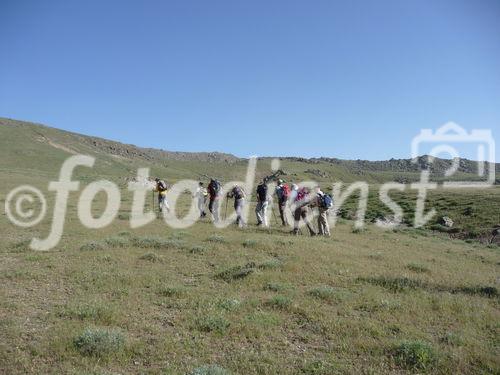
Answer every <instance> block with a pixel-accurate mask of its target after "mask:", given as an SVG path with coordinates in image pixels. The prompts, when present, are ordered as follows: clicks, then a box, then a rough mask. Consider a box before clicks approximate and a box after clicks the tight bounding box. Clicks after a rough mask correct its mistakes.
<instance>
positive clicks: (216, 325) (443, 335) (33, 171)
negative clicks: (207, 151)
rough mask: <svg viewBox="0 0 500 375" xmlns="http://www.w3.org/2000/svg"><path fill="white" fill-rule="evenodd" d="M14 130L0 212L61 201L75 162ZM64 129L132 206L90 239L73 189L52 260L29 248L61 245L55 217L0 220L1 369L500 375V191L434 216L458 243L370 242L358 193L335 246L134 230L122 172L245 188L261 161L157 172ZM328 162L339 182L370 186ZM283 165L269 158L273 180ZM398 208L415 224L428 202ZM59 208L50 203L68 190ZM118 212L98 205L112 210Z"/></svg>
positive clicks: (451, 200)
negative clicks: (22, 194)
mask: <svg viewBox="0 0 500 375" xmlns="http://www.w3.org/2000/svg"><path fill="white" fill-rule="evenodd" d="M13 129H14V128H9V127H6V126H3V127H2V126H0V130H1V131H2V137H1V138H0V139H2V147H1V149H0V150H1V151H0V152H1V156H2V158H1V159H0V160H2V164H0V176H1V177H0V193H1V195H0V203H2V206H3V203H4V201H5V196H6V194H7V192H8V191H10V190H11V189H12V188H14V187H15V186H18V185H21V184H31V185H33V186H36V187H38V188H39V189H41V190H42V191H44V192H46V190H47V183H48V181H50V180H54V179H56V178H57V175H58V170H59V168H60V165H61V164H62V161H63V160H64V159H65V158H66V157H67V156H69V155H70V154H69V152H68V151H65V150H63V149H61V148H60V147H59V148H58V147H54V146H53V145H50V144H47V143H46V142H45V141H44V142H41V141H40V142H38V141H33V140H30V139H29V138H28V137H29V134H31V133H29V134H28V133H26V132H24V131H25V130H23V131H19V129H14V130H13ZM22 129H24V128H22ZM44 129H45V128H44ZM44 129H42V130H40V129H38V130H37V131H46V130H44ZM30 131H31V130H30ZM48 132H49V133H50V134H49V133H47V134H46V136H51V139H52V141H53V143H57V145H66V146H67V147H72V149H75V150H78V151H79V152H87V153H89V154H92V155H97V156H98V160H97V163H96V166H95V168H93V169H85V168H79V169H78V170H77V171H76V173H75V178H76V179H79V180H80V181H82V182H83V183H84V184H85V183H88V182H91V181H93V180H96V179H98V178H107V179H110V180H113V181H115V182H117V183H118V184H119V185H120V186H121V188H122V206H121V208H120V215H119V217H118V219H117V220H115V221H114V222H113V223H112V224H111V225H110V226H108V227H106V228H104V229H100V230H89V229H87V228H84V227H83V226H82V225H81V224H80V222H79V220H78V217H77V199H78V196H79V193H72V194H71V196H70V201H69V203H68V207H69V209H68V214H67V219H66V222H65V223H66V226H65V230H64V235H63V238H62V240H61V242H60V244H59V245H58V246H57V247H56V248H54V249H53V250H50V251H47V252H39V251H32V250H30V249H29V248H28V245H27V244H28V241H29V239H30V238H32V237H34V236H40V237H42V238H44V237H45V236H46V235H47V233H48V232H49V229H50V225H51V223H50V219H49V218H48V217H47V218H46V219H45V220H43V221H42V222H41V223H40V224H39V225H37V226H36V227H34V228H31V229H22V228H18V227H16V226H14V225H13V224H12V223H10V222H9V221H8V220H7V217H6V216H5V213H3V214H2V216H1V217H0V233H1V234H2V241H1V244H0V279H1V280H0V281H1V283H2V287H1V288H0V373H2V374H25V373H32V374H61V373H63V374H190V373H192V374H228V373H230V374H325V375H326V374H387V373H392V374H401V373H435V374H451V373H453V374H458V373H461V374H478V373H483V374H498V373H499V372H500V361H499V359H498V358H500V356H499V354H500V325H499V322H500V309H499V302H500V299H499V298H500V297H499V292H498V288H499V285H498V283H499V266H500V247H499V246H498V245H497V244H496V243H494V244H487V243H486V242H484V241H483V242H484V243H483V242H481V240H482V239H483V237H481V233H486V232H487V231H488V230H489V229H491V227H492V226H493V225H495V224H498V222H499V218H498V213H499V212H500V189H499V188H498V187H495V188H491V189H488V190H473V191H459V190H454V191H442V190H440V191H436V192H434V193H432V194H431V196H430V198H429V202H428V204H429V206H435V207H437V209H438V212H439V213H438V216H440V215H441V216H442V215H447V216H450V217H451V218H452V219H453V220H454V221H455V222H456V226H457V227H458V228H459V229H460V230H459V231H458V232H457V233H451V234H450V233H443V232H440V231H433V230H431V229H432V225H435V223H430V224H429V226H428V227H425V228H423V229H412V228H407V227H403V228H401V229H399V230H396V231H384V230H381V229H379V228H377V227H376V226H375V225H373V224H368V226H367V227H366V229H365V230H362V231H354V230H353V221H352V220H350V218H351V217H352V210H353V208H354V200H350V201H349V202H347V203H346V206H345V208H344V209H343V211H342V212H341V215H342V217H343V218H342V219H340V221H339V223H338V225H337V226H336V227H335V228H334V229H333V232H332V234H333V235H332V237H331V238H318V237H315V238H309V237H307V236H291V235H289V233H288V231H289V229H286V228H281V227H277V226H275V227H273V228H272V229H270V230H260V229H257V228H255V227H254V226H253V225H252V224H254V223H255V219H254V218H253V215H252V214H251V218H252V220H251V222H250V223H249V224H250V225H249V226H248V228H246V229H245V230H240V229H238V228H236V227H233V226H232V227H229V228H227V229H224V230H217V229H215V228H214V226H213V225H212V224H211V223H209V222H208V220H206V221H202V222H199V223H197V224H196V225H194V226H193V227H191V228H189V229H186V230H173V229H171V228H169V227H168V226H166V225H165V223H163V221H162V220H160V219H158V220H156V221H155V222H154V223H151V224H149V225H147V226H144V227H142V228H140V229H136V230H132V229H130V227H129V222H128V220H127V219H128V218H129V214H130V205H131V202H132V194H131V193H130V192H127V191H126V189H125V179H124V178H125V177H131V176H134V175H135V170H136V168H137V167H138V166H151V167H152V170H153V172H154V173H155V174H159V175H161V176H165V177H168V179H169V180H170V181H176V180H179V179H182V178H194V177H193V174H195V173H200V174H201V173H206V174H212V173H214V174H215V173H217V174H219V175H222V176H223V177H225V178H227V179H229V178H237V179H243V176H244V171H245V163H239V162H236V163H235V164H234V165H233V164H231V165H229V166H226V167H221V165H220V164H217V163H212V164H211V163H200V162H197V161H167V162H166V163H168V165H167V166H165V165H159V164H157V163H156V162H155V163H151V164H147V165H141V163H143V162H144V161H143V160H136V159H131V160H127V159H118V158H116V157H113V156H110V155H107V154H98V153H97V151H96V150H95V149H92V148H88V149H86V148H85V147H87V146H84V145H82V144H81V143H77V142H76V141H75V140H74V139H73V138H71V142H73V143H71V142H69V141H67V142H66V143H65V141H64V139H63V136H62V135H61V134H60V133H58V132H57V131H55V130H54V131H52V130H51V131H48ZM51 132H53V134H52V133H51ZM27 139H28V140H27ZM22 140H23V141H24V142H23V143H21V141H22ZM21 146H22V147H21ZM284 168H285V169H287V170H288V171H290V175H291V176H293V174H294V173H295V175H296V176H293V178H296V179H297V180H298V179H299V178H302V177H307V174H301V173H303V171H304V170H305V167H304V165H301V164H300V163H298V162H297V163H295V162H288V161H286V162H284ZM314 168H317V166H315V167H314ZM330 168H332V169H331V170H328V173H330V174H332V175H335V177H338V179H345V182H350V181H355V180H356V175H353V174H351V172H350V171H348V170H341V169H338V170H334V168H335V166H332V167H330ZM301 171H302V172H301ZM268 172H269V161H268V160H266V161H264V162H263V163H261V164H259V171H258V174H260V175H264V174H265V173H268ZM336 173H338V174H336ZM304 179H305V178H304ZM309 179H310V176H309ZM368 182H370V183H371V187H370V192H371V197H370V201H369V209H368V213H367V217H368V219H370V220H371V219H374V218H376V217H380V216H381V215H382V216H383V215H384V214H385V213H386V212H385V211H384V208H383V207H382V206H381V205H380V204H379V203H378V201H377V200H376V194H377V191H378V189H377V187H378V185H377V184H379V183H380V182H382V181H378V180H377V179H376V178H374V179H372V180H370V181H368ZM320 183H322V184H325V188H326V187H327V185H326V180H323V181H320ZM82 188H83V186H82V187H81V188H80V190H81V189H82ZM394 198H395V199H396V200H397V201H398V202H400V203H401V204H402V206H403V207H404V208H405V212H407V214H406V215H405V221H409V220H410V219H411V215H410V212H411V209H412V207H413V206H414V201H415V196H414V195H412V193H410V192H409V191H408V192H406V193H404V194H403V193H402V194H395V195H394ZM187 200H188V197H187V196H184V197H183V200H182V201H181V203H180V207H179V210H180V211H182V212H184V211H185V210H186V207H187ZM48 201H49V202H48V203H49V207H52V205H53V196H51V195H48ZM104 203H105V202H104V200H103V199H102V197H101V196H98V197H97V199H96V201H95V204H94V207H93V209H94V211H95V213H96V214H97V213H99V212H101V211H102V209H103V207H104ZM148 203H149V202H148ZM469 207H471V208H469ZM50 211H51V210H50V209H49V213H50ZM250 212H251V213H252V210H251V211H250ZM272 223H273V225H274V219H272ZM434 229H439V228H436V227H434ZM459 234H460V235H459ZM453 235H455V236H456V237H458V238H451V237H450V236H453Z"/></svg>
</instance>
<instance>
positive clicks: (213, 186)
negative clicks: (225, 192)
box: [208, 180, 221, 195]
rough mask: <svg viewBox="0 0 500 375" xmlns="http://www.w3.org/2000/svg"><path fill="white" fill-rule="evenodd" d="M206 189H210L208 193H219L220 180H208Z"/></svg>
mask: <svg viewBox="0 0 500 375" xmlns="http://www.w3.org/2000/svg"><path fill="white" fill-rule="evenodd" d="M208 189H209V190H210V193H211V194H212V195H219V192H220V189H221V186H220V182H219V181H218V180H212V182H210V185H209V186H208Z"/></svg>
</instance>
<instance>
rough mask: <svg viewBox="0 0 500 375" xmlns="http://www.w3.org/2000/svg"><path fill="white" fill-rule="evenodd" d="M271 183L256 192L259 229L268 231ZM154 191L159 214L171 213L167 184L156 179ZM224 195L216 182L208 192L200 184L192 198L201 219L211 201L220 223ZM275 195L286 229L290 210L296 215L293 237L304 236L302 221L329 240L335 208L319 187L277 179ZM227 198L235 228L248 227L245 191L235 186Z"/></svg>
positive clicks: (210, 210) (261, 186)
mask: <svg viewBox="0 0 500 375" xmlns="http://www.w3.org/2000/svg"><path fill="white" fill-rule="evenodd" d="M268 181H269V180H268V178H264V179H263V180H262V181H261V182H260V183H259V185H258V186H257V190H256V196H257V205H256V207H255V215H256V217H257V226H262V227H269V219H268V214H267V210H268V207H269V205H270V204H271V203H272V202H273V201H274V200H273V197H272V194H270V192H269V189H268ZM155 191H157V192H158V206H159V210H160V212H161V211H162V210H163V209H166V210H169V206H168V202H167V200H166V194H167V184H166V183H165V182H164V181H163V180H161V179H159V178H156V179H155ZM221 193H222V185H221V183H220V182H219V181H218V180H217V179H214V178H212V179H210V182H209V184H208V186H207V187H206V188H205V184H204V183H203V182H199V183H198V187H197V189H196V192H195V193H194V195H193V198H196V199H197V205H198V210H199V211H200V217H201V218H204V217H206V216H207V213H206V207H207V201H208V211H209V212H210V214H211V216H212V220H213V221H214V222H218V221H219V220H220V216H219V199H220V198H221ZM274 195H275V196H276V198H277V203H278V210H279V215H280V219H281V224H282V225H283V226H288V225H289V223H288V219H287V215H286V210H287V209H289V208H290V209H292V211H293V212H292V214H293V219H294V225H293V230H292V233H293V234H299V233H301V231H300V228H299V224H300V220H303V221H304V223H305V225H306V227H307V229H308V230H309V234H310V235H311V236H316V235H322V236H328V237H329V236H330V226H329V223H328V213H329V210H330V209H331V208H332V207H333V199H332V197H331V196H330V195H329V194H326V193H324V192H323V191H321V189H320V187H319V186H317V187H315V188H314V189H310V188H308V187H299V186H298V185H296V184H291V185H290V186H289V185H288V184H287V183H286V182H285V181H284V180H282V179H278V180H277V182H276V187H275V189H274ZM226 197H227V198H228V199H234V210H235V212H236V224H237V225H238V226H239V227H244V226H246V223H245V222H244V220H243V215H242V213H243V208H244V206H245V204H246V201H247V194H246V193H245V191H244V190H243V188H242V187H240V186H239V185H234V186H233V188H232V189H231V190H230V191H229V192H228V193H227V194H226ZM226 208H227V207H226ZM313 208H317V209H318V218H317V221H318V230H317V231H316V230H315V229H314V226H313V225H312V223H311V222H310V221H309V220H308V213H309V212H310V210H311V209H313Z"/></svg>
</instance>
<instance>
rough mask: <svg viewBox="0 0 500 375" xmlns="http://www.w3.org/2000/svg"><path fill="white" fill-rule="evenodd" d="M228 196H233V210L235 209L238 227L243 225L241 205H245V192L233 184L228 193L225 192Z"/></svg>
mask: <svg viewBox="0 0 500 375" xmlns="http://www.w3.org/2000/svg"><path fill="white" fill-rule="evenodd" d="M227 197H228V198H234V210H235V211H236V225H238V226H239V227H240V228H242V227H244V226H245V222H244V221H243V217H242V213H243V207H244V206H245V197H246V194H245V192H244V191H243V189H242V188H241V187H239V186H238V185H234V187H233V188H232V189H231V191H230V192H229V193H227Z"/></svg>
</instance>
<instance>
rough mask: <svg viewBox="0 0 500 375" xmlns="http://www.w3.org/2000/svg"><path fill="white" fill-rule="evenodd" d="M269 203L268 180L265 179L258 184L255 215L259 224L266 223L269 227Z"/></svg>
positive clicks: (265, 225)
mask: <svg viewBox="0 0 500 375" xmlns="http://www.w3.org/2000/svg"><path fill="white" fill-rule="evenodd" d="M268 205H269V197H268V196H267V181H266V180H265V179H264V180H263V181H262V182H261V183H260V184H259V186H257V206H256V207H255V215H256V216H257V226H260V225H264V227H267V226H268V225H269V224H268V222H267V207H268Z"/></svg>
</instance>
